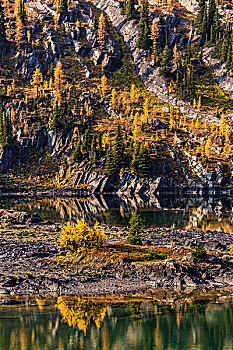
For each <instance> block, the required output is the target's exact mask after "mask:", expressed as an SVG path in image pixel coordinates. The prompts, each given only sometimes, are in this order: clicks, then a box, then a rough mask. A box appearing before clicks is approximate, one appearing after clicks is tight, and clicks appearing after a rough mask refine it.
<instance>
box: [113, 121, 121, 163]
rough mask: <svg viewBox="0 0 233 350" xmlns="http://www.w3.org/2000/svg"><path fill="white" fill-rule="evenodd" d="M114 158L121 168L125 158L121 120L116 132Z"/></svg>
mask: <svg viewBox="0 0 233 350" xmlns="http://www.w3.org/2000/svg"><path fill="white" fill-rule="evenodd" d="M113 158H114V162H115V165H116V167H117V168H118V169H119V168H120V166H121V164H122V160H123V137H122V130H121V125H120V123H119V122H118V124H117V132H116V137H115V143H114V149H113Z"/></svg>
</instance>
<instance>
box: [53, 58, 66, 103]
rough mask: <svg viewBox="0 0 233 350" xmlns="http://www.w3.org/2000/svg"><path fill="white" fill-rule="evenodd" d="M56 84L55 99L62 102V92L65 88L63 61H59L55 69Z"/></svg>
mask: <svg viewBox="0 0 233 350" xmlns="http://www.w3.org/2000/svg"><path fill="white" fill-rule="evenodd" d="M54 85H55V89H56V94H55V99H56V100H57V101H58V102H61V93H62V90H63V88H64V72H63V69H62V63H61V61H59V62H58V63H57V65H56V68H55V69H54Z"/></svg>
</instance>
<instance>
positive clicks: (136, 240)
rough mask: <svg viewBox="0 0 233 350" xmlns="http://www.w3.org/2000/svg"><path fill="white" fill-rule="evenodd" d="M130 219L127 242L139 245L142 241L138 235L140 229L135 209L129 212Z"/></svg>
mask: <svg viewBox="0 0 233 350" xmlns="http://www.w3.org/2000/svg"><path fill="white" fill-rule="evenodd" d="M131 215H132V216H131V219H130V221H129V224H130V228H129V236H128V239H127V240H128V242H129V244H133V245H141V244H142V241H141V238H140V236H139V234H140V229H139V221H140V219H139V214H138V213H137V212H136V211H132V213H131Z"/></svg>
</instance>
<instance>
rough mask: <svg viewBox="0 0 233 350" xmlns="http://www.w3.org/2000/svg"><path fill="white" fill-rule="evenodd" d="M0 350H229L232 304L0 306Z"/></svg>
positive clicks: (39, 302)
mask: <svg viewBox="0 0 233 350" xmlns="http://www.w3.org/2000/svg"><path fill="white" fill-rule="evenodd" d="M0 330H1V332H0V350H16V349H18V350H32V349H33V350H37V349H38V350H39V349H40V350H45V349H46V350H62V349H63V350H74V349H76V350H77V349H80V350H81V349H82V350H155V349H159V350H162V349H164V350H165V349H166V350H171V349H180V350H181V349H182V350H194V349H195V350H196V349H198V350H232V349H233V304H232V303H231V302H228V303H226V304H219V303H217V304H215V303H212V304H209V303H203V302H202V303H199V302H195V303H194V302H193V303H190V304H184V305H173V306H172V305H163V306H158V305H157V304H156V303H155V302H152V301H148V300H147V301H146V300H144V301H128V302H127V303H122V302H119V301H118V302H110V303H108V302H97V301H95V300H94V299H92V300H91V299H90V298H89V299H87V298H82V297H73V298H72V299H70V298H68V297H59V298H57V300H56V303H52V304H51V302H49V303H47V301H46V300H45V299H42V298H37V299H36V301H35V302H34V305H33V302H30V303H28V302H26V304H25V305H22V306H21V305H19V306H18V305H17V306H5V307H2V306H1V313H0Z"/></svg>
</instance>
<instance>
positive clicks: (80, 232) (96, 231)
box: [58, 217, 106, 251]
mask: <svg viewBox="0 0 233 350" xmlns="http://www.w3.org/2000/svg"><path fill="white" fill-rule="evenodd" d="M105 241H106V236H105V232H104V229H103V228H102V226H100V225H99V223H98V222H97V221H96V223H95V225H94V227H93V229H91V228H90V227H89V225H88V224H87V223H86V221H85V219H84V217H83V218H82V220H78V222H77V224H74V223H67V225H66V226H64V227H63V228H62V229H61V234H60V238H59V240H58V243H59V244H60V245H61V246H66V247H67V248H68V249H70V250H73V251H78V250H83V249H91V248H99V247H101V246H102V245H103V244H104V243H105Z"/></svg>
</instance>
